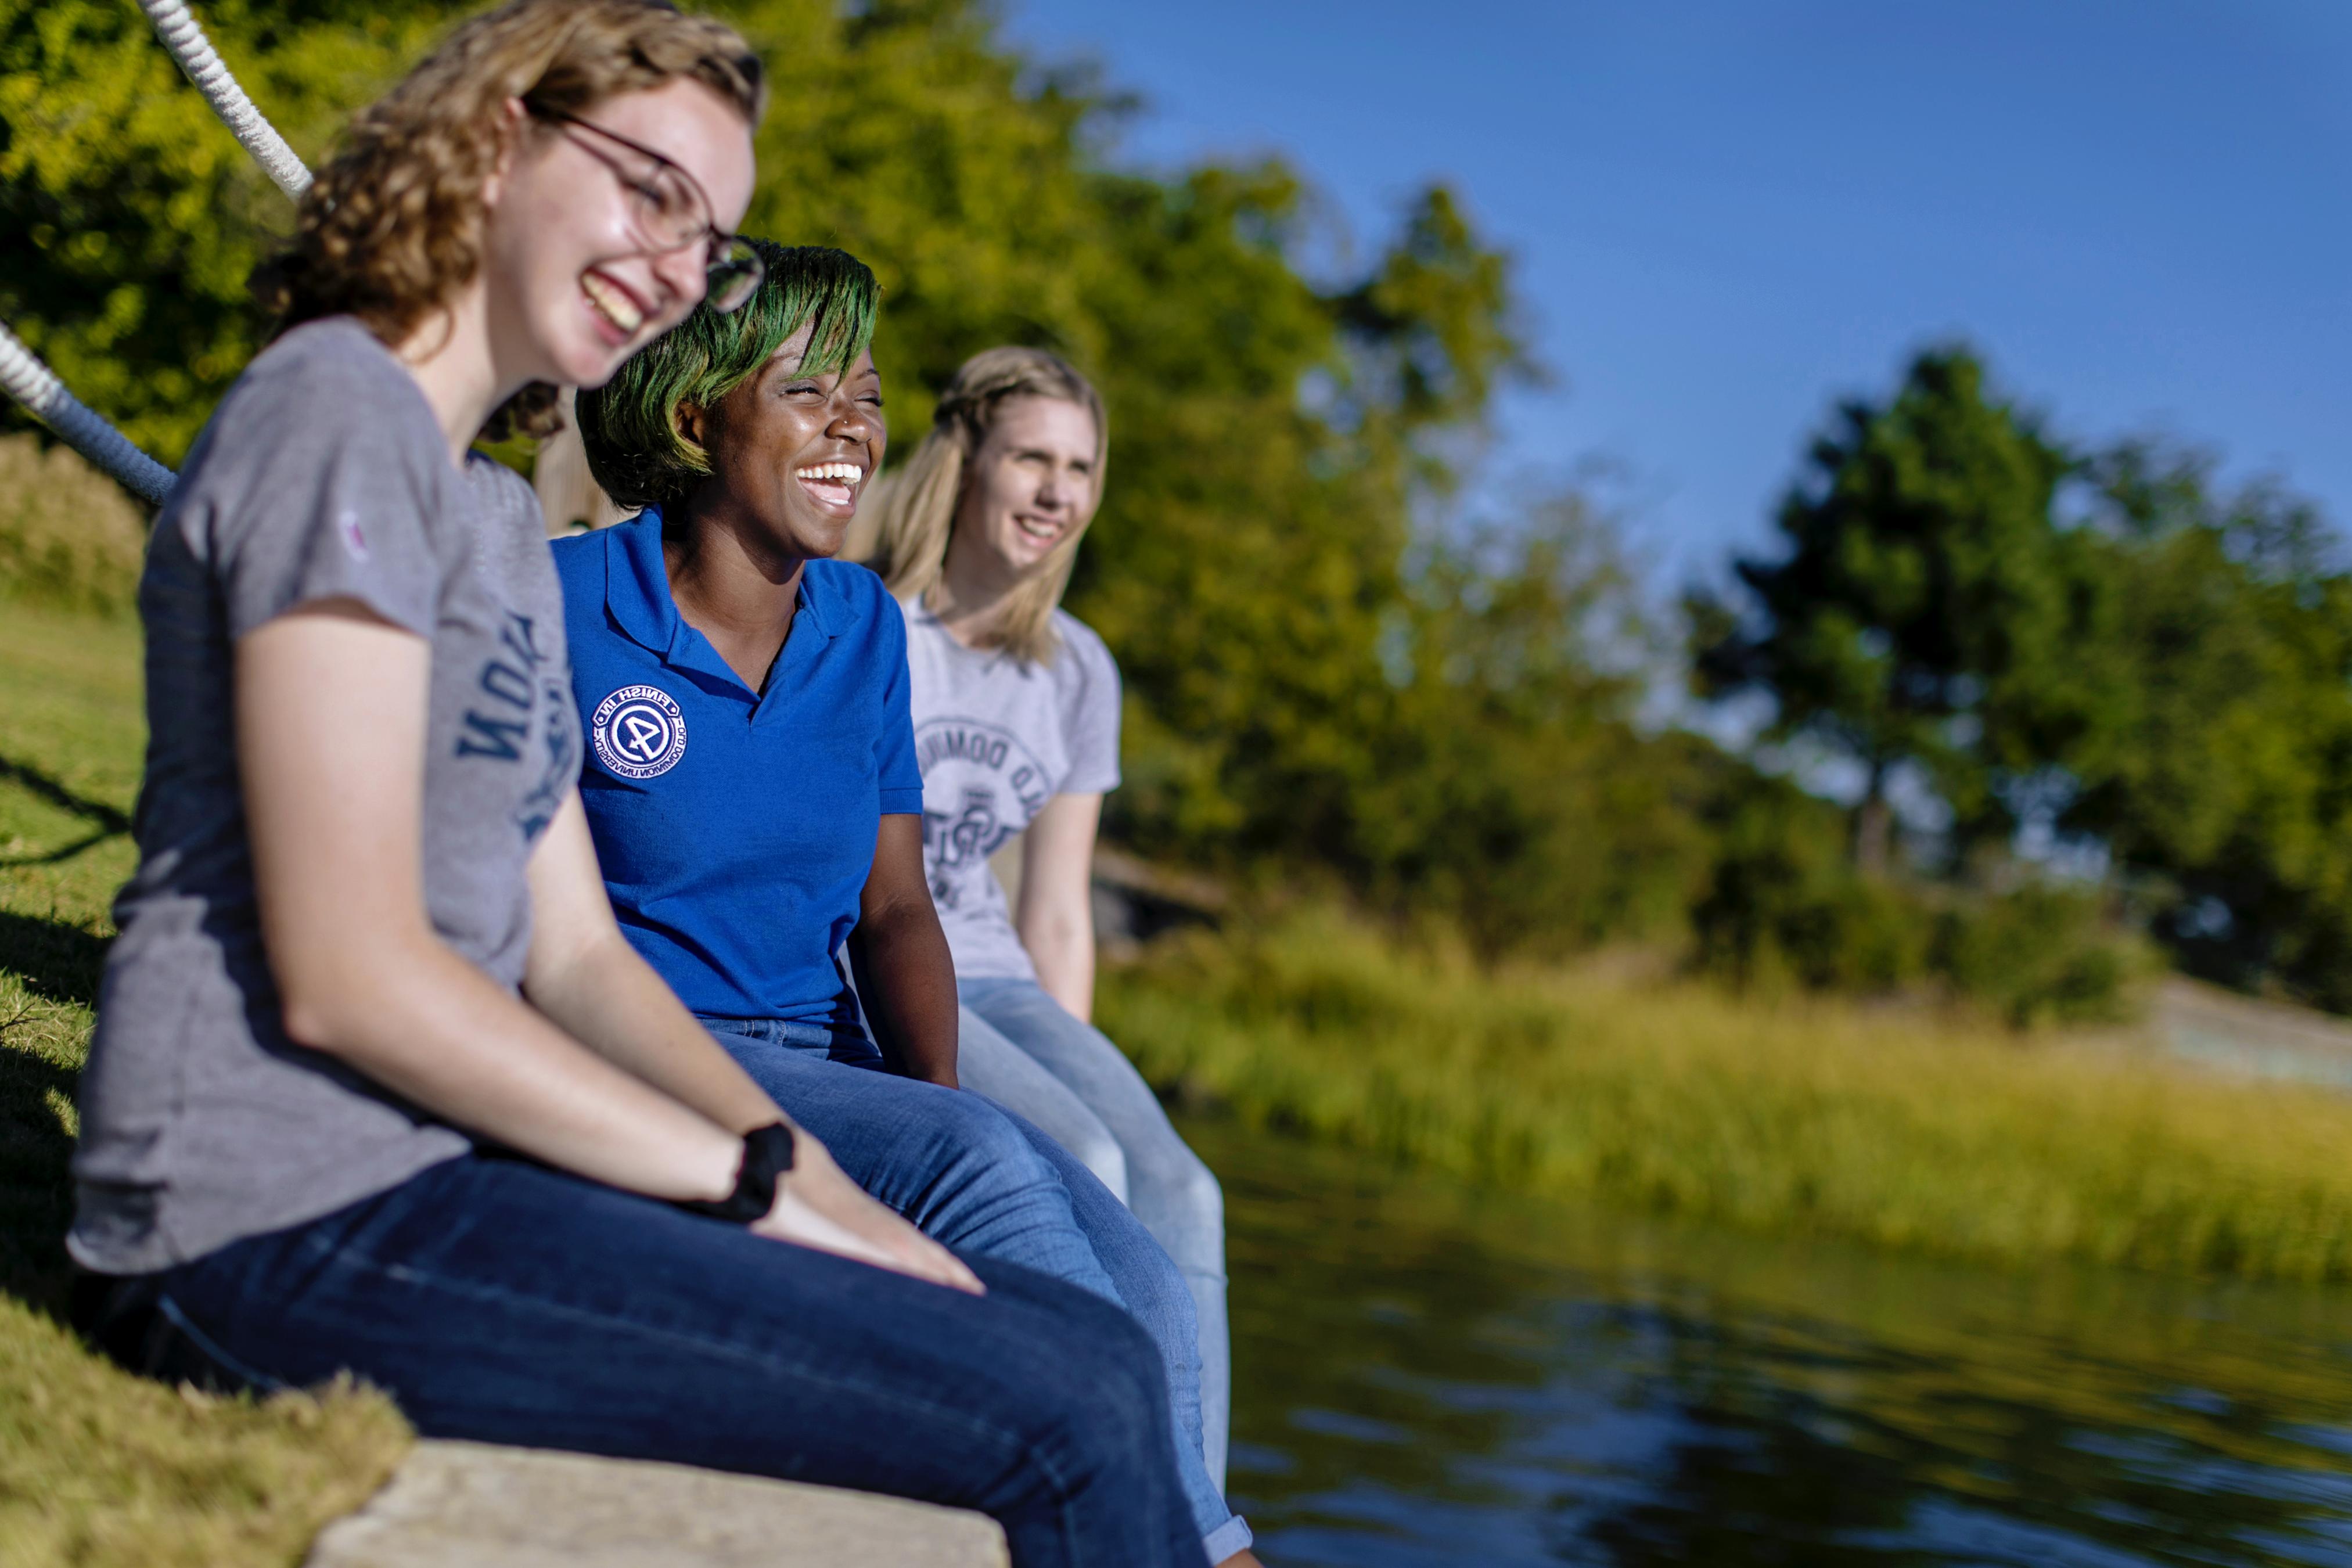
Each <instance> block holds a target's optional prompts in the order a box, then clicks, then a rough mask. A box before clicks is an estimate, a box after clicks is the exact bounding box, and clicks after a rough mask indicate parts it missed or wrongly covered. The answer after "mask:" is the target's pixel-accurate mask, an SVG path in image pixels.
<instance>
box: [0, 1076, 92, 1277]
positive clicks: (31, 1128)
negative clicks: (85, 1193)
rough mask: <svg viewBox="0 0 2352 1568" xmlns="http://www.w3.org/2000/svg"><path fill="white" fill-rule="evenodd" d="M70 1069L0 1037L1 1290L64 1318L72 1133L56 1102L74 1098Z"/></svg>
mask: <svg viewBox="0 0 2352 1568" xmlns="http://www.w3.org/2000/svg"><path fill="white" fill-rule="evenodd" d="M75 1077H76V1075H75V1073H74V1071H73V1069H72V1068H68V1067H67V1066H66V1065H65V1064H63V1063H62V1062H57V1061H51V1060H49V1059H48V1058H45V1057H42V1056H37V1055H36V1054H34V1053H33V1052H31V1051H28V1050H21V1049H18V1048H17V1047H16V1046H15V1045H14V1044H12V1043H11V1042H10V1041H8V1040H7V1039H6V1037H5V1036H0V1294H5V1295H9V1296H14V1297H16V1299H17V1300H21V1301H23V1302H24V1303H25V1304H26V1306H29V1307H31V1308H32V1309H34V1310H36V1311H41V1312H47V1313H50V1314H52V1315H54V1316H59V1317H62V1316H63V1315H64V1310H65V1303H66V1282H67V1268H66V1248H65V1235H66V1226H68V1224H69V1223H70V1222H71V1221H72V1218H73V1181H72V1178H71V1177H70V1176H69V1175H68V1173H67V1169H66V1163H67V1162H68V1160H70V1159H71V1158H72V1157H73V1139H72V1138H71V1137H69V1136H68V1134H67V1132H66V1124H65V1121H64V1119H63V1118H62V1117H60V1116H59V1115H58V1109H57V1107H58V1101H59V1100H63V1101H64V1102H66V1103H70V1102H71V1101H72V1100H73V1092H74V1079H75Z"/></svg>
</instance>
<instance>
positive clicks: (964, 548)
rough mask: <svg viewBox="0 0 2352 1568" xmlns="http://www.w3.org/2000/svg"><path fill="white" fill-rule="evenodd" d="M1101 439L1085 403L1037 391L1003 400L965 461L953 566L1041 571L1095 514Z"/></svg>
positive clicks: (1010, 576) (1003, 574)
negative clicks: (1056, 548)
mask: <svg viewBox="0 0 2352 1568" xmlns="http://www.w3.org/2000/svg"><path fill="white" fill-rule="evenodd" d="M1099 442H1100V437H1099V436H1098V435H1097V431H1096V429H1095V420H1094V416H1093V415H1092V414H1090V413H1088V412H1087V410H1086V409H1085V408H1082V407H1080V406H1079V405H1077V404H1075V403H1068V402H1065V401H1063V400H1062V399H1061V398H1058V397H1034V396H1024V397H1009V398H1007V399H1005V400H1004V401H1003V403H1001V404H999V405H997V408H996V417H995V419H994V421H993V422H992V423H991V424H990V426H989V427H988V433H987V434H986V435H985V436H983V437H982V438H981V443H980V449H979V450H978V451H976V452H974V453H973V454H972V455H971V460H970V461H968V462H967V463H966V464H965V465H964V479H963V493H962V496H961V499H959V500H958V501H957V503H956V515H955V531H954V533H953V534H952V535H951V536H950V540H949V543H948V553H949V559H950V571H954V570H956V569H957V567H958V566H959V565H961V566H963V567H964V568H966V569H969V568H971V567H973V566H979V567H982V568H983V570H984V571H985V574H986V575H988V576H992V577H995V578H998V579H1000V580H1013V581H1017V580H1019V579H1021V578H1024V577H1026V576H1028V575H1029V574H1031V573H1032V572H1034V571H1036V570H1037V569H1038V567H1040V566H1041V565H1043V564H1044V563H1045V558H1046V556H1048V555H1049V554H1051V553H1052V552H1053V549H1054V546H1055V545H1056V544H1058V543H1060V542H1062V541H1063V539H1065V538H1066V537H1067V536H1068V535H1069V534H1070V532H1071V531H1074V530H1075V529H1076V528H1078V527H1079V526H1081V525H1082V524H1084V523H1085V521H1087V518H1088V517H1090V516H1092V515H1093V513H1094V507H1095V487H1096V479H1097V475H1096V469H1097V466H1098V463H1099V456H1098V452H1099ZM958 556H961V557H963V559H962V561H961V563H959V562H958V561H957V560H956V558H957V557H958Z"/></svg>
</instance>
